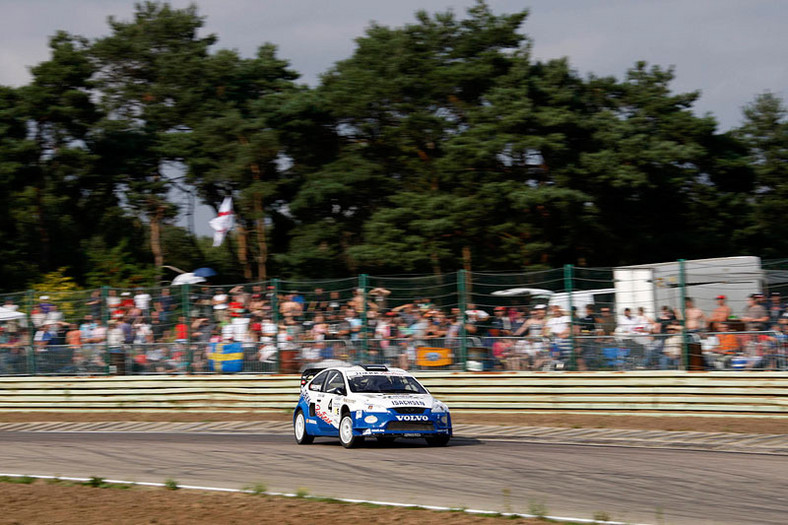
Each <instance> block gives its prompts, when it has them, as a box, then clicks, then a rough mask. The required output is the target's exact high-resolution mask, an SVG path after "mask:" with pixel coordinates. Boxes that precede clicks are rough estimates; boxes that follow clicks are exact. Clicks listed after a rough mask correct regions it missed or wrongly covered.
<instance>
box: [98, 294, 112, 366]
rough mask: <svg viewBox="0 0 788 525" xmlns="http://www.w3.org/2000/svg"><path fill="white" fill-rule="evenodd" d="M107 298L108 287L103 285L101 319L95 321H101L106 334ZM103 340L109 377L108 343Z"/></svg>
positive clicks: (107, 317) (107, 320)
mask: <svg viewBox="0 0 788 525" xmlns="http://www.w3.org/2000/svg"><path fill="white" fill-rule="evenodd" d="M107 297H109V286H107V285H106V284H105V285H104V286H102V287H101V319H97V320H98V321H101V323H103V324H104V327H105V329H106V330H107V332H109V316H110V311H109V308H108V307H107ZM104 339H105V344H104V362H105V364H106V368H107V375H109V367H110V359H109V351H108V348H107V345H108V344H109V342H108V341H106V337H105V338H104ZM96 351H97V352H100V351H101V350H99V349H98V348H96Z"/></svg>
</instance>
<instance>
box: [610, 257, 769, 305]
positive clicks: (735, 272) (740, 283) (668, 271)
mask: <svg viewBox="0 0 788 525" xmlns="http://www.w3.org/2000/svg"><path fill="white" fill-rule="evenodd" d="M681 266H682V264H681V263H680V262H678V261H676V262H667V263H657V264H640V265H635V266H621V267H618V268H615V269H614V270H613V278H614V280H615V290H616V309H617V311H618V312H617V313H618V314H621V313H622V312H623V310H624V308H627V307H628V308H631V309H632V312H633V313H637V309H638V307H641V306H642V307H643V308H645V310H646V314H647V315H649V316H651V317H652V318H653V317H655V316H656V315H657V314H658V312H659V310H660V309H661V308H662V306H669V307H671V308H681V306H682V304H681V298H682V292H681V284H682V282H683V283H684V285H685V287H686V289H685V292H684V296H685V297H690V298H692V299H693V300H694V302H695V305H696V306H697V307H699V308H700V309H701V310H703V311H704V312H705V313H706V315H709V314H710V313H711V312H712V310H714V308H715V307H716V306H717V304H716V300H715V298H716V297H717V296H719V295H724V296H725V297H726V298H727V303H728V305H729V306H730V307H731V308H732V310H733V314H734V315H736V316H741V315H742V312H743V310H744V309H745V308H746V306H747V297H749V296H750V295H751V294H753V293H759V292H761V291H762V290H763V286H764V273H763V270H762V269H761V259H760V257H751V256H743V257H719V258H714V259H695V260H690V261H684V263H683V266H684V272H683V273H684V275H683V276H682V275H681Z"/></svg>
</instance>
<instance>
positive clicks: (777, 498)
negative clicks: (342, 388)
mask: <svg viewBox="0 0 788 525" xmlns="http://www.w3.org/2000/svg"><path fill="white" fill-rule="evenodd" d="M422 443H423V442H422V441H416V440H414V441H407V440H405V441H402V442H396V443H394V444H393V445H385V446H384V445H380V444H378V443H376V442H374V441H372V442H368V444H366V445H365V446H364V447H363V448H360V449H355V450H345V449H343V448H342V447H341V446H340V445H339V442H338V441H337V440H330V439H325V438H324V439H322V440H320V439H319V440H317V441H316V442H315V443H314V444H313V445H309V446H298V445H296V444H295V443H294V441H293V439H292V437H290V436H283V435H248V434H246V435H223V434H189V433H161V434H157V433H145V434H142V433H140V434H134V433H126V434H122V433H101V432H85V433H45V432H42V433H34V432H0V472H4V473H16V474H35V475H61V476H75V477H91V476H98V477H102V478H108V479H125V480H132V481H152V482H163V481H164V480H166V479H174V480H176V481H177V482H178V483H180V484H189V485H202V486H215V487H229V488H242V487H244V486H247V485H251V484H254V483H258V482H263V483H265V484H266V486H267V488H268V490H271V491H277V492H296V491H297V490H299V489H305V490H307V491H308V492H309V494H311V495H315V496H326V497H345V498H360V499H368V500H378V501H389V502H399V503H414V504H422V505H442V506H452V507H464V508H475V509H485V510H499V511H509V512H524V513H529V512H531V511H532V510H534V509H535V508H536V507H538V506H541V507H542V508H544V509H545V510H546V512H547V514H551V515H556V516H569V517H575V518H591V517H593V516H594V514H595V513H598V512H600V513H605V514H606V515H608V516H609V517H610V519H613V520H619V521H625V522H633V523H654V524H656V523H666V524H680V523H687V524H689V523H692V524H697V523H730V524H741V523H751V524H757V523H770V524H775V523H784V522H785V517H786V516H788V456H785V455H766V454H743V453H728V452H715V451H703V450H672V449H647V448H629V447H614V446H583V445H570V444H544V443H529V442H523V441H508V440H493V439H490V440H485V441H482V440H475V439H468V438H456V439H455V440H453V441H452V444H451V446H449V447H447V448H429V447H427V446H425V445H423V444H422Z"/></svg>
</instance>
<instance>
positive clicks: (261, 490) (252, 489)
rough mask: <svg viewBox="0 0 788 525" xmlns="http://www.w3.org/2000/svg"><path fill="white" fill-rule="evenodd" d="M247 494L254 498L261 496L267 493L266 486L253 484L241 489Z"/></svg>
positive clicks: (260, 483)
mask: <svg viewBox="0 0 788 525" xmlns="http://www.w3.org/2000/svg"><path fill="white" fill-rule="evenodd" d="M243 490H245V491H246V492H248V493H249V494H253V495H255V496H262V495H264V494H265V493H266V492H267V491H268V486H267V485H266V484H265V483H262V482H259V483H253V484H252V485H247V486H245V487H244V488H243Z"/></svg>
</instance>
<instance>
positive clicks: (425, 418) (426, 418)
mask: <svg viewBox="0 0 788 525" xmlns="http://www.w3.org/2000/svg"><path fill="white" fill-rule="evenodd" d="M394 417H396V418H397V421H429V420H430V418H429V416H421V415H419V416H416V415H413V416H394Z"/></svg>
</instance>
